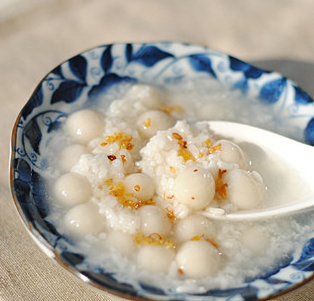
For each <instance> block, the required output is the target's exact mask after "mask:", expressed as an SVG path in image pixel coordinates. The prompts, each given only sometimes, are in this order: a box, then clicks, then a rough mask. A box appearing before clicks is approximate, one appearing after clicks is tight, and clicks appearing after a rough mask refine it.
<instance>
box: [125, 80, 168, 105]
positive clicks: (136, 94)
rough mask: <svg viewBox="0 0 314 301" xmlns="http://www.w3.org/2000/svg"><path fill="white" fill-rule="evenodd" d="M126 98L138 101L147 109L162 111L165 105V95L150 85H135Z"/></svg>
mask: <svg viewBox="0 0 314 301" xmlns="http://www.w3.org/2000/svg"><path fill="white" fill-rule="evenodd" d="M125 98H131V99H136V100H137V101H139V102H140V103H142V104H143V105H144V106H145V107H146V108H147V109H160V108H161V107H162V106H163V104H164V103H165V101H166V99H165V95H164V94H163V93H162V92H161V91H160V90H158V89H157V88H155V87H152V86H149V85H141V84H138V85H134V86H133V87H131V88H130V89H129V90H128V91H127V93H126V96H125Z"/></svg>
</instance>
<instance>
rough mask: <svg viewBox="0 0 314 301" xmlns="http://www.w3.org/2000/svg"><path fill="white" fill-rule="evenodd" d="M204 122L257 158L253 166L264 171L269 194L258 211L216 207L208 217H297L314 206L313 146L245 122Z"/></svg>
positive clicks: (253, 218)
mask: <svg viewBox="0 0 314 301" xmlns="http://www.w3.org/2000/svg"><path fill="white" fill-rule="evenodd" d="M201 123H208V124H209V126H210V129H211V130H212V131H213V133H214V135H215V136H223V137H225V138H227V139H229V140H233V141H234V142H235V143H237V144H238V145H240V146H241V147H242V149H243V150H244V151H245V152H246V153H247V154H248V155H249V157H252V156H253V157H254V161H255V162H256V163H257V165H253V166H252V167H253V168H256V170H257V171H258V172H260V170H259V168H261V169H262V175H263V178H264V180H265V179H266V189H267V191H266V194H268V198H267V199H266V200H265V202H264V204H263V206H262V207H259V208H256V209H254V210H249V211H243V210H241V211H236V212H232V213H227V212H225V211H224V210H223V209H219V208H218V209H216V208H212V210H208V211H206V212H204V215H206V216H207V217H210V218H213V219H226V220H227V219H228V220H255V219H266V218H271V217H277V216H281V215H285V214H294V213H297V212H299V211H303V210H306V209H310V208H312V207H314V189H313V188H312V186H313V185H312V179H313V178H314V161H313V158H314V148H313V147H312V146H310V145H307V144H304V143H301V142H298V141H295V140H293V139H290V138H287V137H284V136H281V135H279V134H275V133H273V132H269V131H266V130H263V129H260V128H256V127H253V126H249V125H245V124H241V123H235V122H226V121H209V122H207V121H202V122H201ZM289 175H291V177H289ZM283 179H285V180H283ZM270 184H272V185H270ZM268 185H269V186H272V188H270V187H268Z"/></svg>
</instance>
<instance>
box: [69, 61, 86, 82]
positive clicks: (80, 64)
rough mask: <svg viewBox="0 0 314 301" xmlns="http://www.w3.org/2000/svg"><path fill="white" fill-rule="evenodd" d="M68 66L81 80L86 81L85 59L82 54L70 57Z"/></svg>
mask: <svg viewBox="0 0 314 301" xmlns="http://www.w3.org/2000/svg"><path fill="white" fill-rule="evenodd" d="M69 68H70V70H71V71H72V72H73V74H74V75H75V76H76V77H77V78H78V79H79V80H80V81H81V82H84V83H85V82H86V73H87V61H86V59H85V58H84V57H83V56H81V55H77V56H75V57H73V58H72V59H70V60H69Z"/></svg>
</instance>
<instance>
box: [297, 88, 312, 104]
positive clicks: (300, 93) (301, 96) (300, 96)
mask: <svg viewBox="0 0 314 301" xmlns="http://www.w3.org/2000/svg"><path fill="white" fill-rule="evenodd" d="M293 88H294V91H295V96H294V99H295V102H296V103H300V104H308V103H310V102H313V99H312V98H311V97H310V96H309V95H308V94H307V93H306V92H305V91H304V90H303V89H301V88H300V87H297V86H295V85H293Z"/></svg>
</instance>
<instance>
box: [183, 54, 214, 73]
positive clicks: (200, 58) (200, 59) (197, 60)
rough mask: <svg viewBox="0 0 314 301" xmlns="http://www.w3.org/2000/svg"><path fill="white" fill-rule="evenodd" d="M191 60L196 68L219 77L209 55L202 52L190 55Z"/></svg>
mask: <svg viewBox="0 0 314 301" xmlns="http://www.w3.org/2000/svg"><path fill="white" fill-rule="evenodd" d="M189 62H190V64H191V66H192V68H193V69H194V70H196V71H204V72H207V73H209V74H211V75H212V76H213V77H215V78H216V77H217V76H216V73H215V71H214V70H213V68H212V62H211V60H210V58H209V57H208V56H206V55H202V54H194V55H190V56H189Z"/></svg>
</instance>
